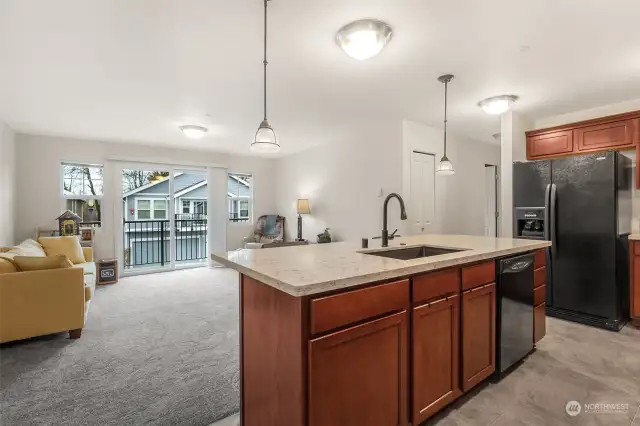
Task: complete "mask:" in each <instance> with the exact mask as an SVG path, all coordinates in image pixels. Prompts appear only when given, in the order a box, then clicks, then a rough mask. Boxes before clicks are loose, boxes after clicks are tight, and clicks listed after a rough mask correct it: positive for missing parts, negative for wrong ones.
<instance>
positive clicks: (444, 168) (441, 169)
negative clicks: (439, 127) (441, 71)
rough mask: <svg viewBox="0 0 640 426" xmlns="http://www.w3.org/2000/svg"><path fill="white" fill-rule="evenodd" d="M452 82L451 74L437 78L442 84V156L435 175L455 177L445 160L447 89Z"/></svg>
mask: <svg viewBox="0 0 640 426" xmlns="http://www.w3.org/2000/svg"><path fill="white" fill-rule="evenodd" d="M451 80H453V75H452V74H445V75H441V76H440V77H438V81H439V82H440V83H444V155H443V156H442V158H441V159H440V163H438V168H437V169H436V174H437V175H440V176H451V175H455V174H456V171H455V170H454V169H453V164H452V163H451V161H449V158H447V87H448V86H449V82H450V81H451Z"/></svg>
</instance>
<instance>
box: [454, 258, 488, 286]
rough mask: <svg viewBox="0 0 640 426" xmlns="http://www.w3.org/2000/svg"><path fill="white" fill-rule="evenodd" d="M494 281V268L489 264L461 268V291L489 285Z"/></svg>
mask: <svg viewBox="0 0 640 426" xmlns="http://www.w3.org/2000/svg"><path fill="white" fill-rule="evenodd" d="M495 280H496V266H495V264H494V263H493V261H491V262H485V263H480V264H478V265H473V266H467V267H466V268H462V290H469V289H470V288H474V287H478V286H480V285H484V284H489V283H492V282H494V281H495Z"/></svg>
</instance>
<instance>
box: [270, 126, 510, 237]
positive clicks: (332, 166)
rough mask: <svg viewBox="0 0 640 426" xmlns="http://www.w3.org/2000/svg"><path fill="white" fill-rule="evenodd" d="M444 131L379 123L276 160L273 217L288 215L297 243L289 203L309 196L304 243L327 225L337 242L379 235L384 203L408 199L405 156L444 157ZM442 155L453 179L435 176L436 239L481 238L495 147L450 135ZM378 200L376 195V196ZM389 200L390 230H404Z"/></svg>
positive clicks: (496, 153) (407, 158)
mask: <svg viewBox="0 0 640 426" xmlns="http://www.w3.org/2000/svg"><path fill="white" fill-rule="evenodd" d="M442 137H443V136H442V130H440V129H435V128H432V127H429V126H426V125H423V124H421V123H416V122H411V121H404V122H400V121H389V122H377V123H376V124H375V125H374V126H369V127H367V128H366V129H363V130H362V131H361V133H360V134H358V135H353V136H352V137H351V138H348V139H345V140H343V141H340V142H338V143H333V144H330V145H324V146H321V147H318V148H314V149H312V150H309V151H305V152H302V153H299V154H295V155H291V156H288V157H284V158H282V159H279V160H278V166H277V182H278V213H279V214H282V215H285V216H286V217H287V223H288V226H287V232H288V237H290V238H295V235H296V232H297V231H296V229H297V225H296V224H297V222H296V213H295V201H296V199H298V198H309V200H310V204H311V211H312V214H311V215H309V216H304V217H303V221H304V222H303V230H304V235H303V236H304V237H305V238H306V239H310V240H315V238H316V234H318V233H319V232H321V231H322V230H323V229H324V228H325V227H329V228H331V230H332V234H333V235H334V239H336V240H358V239H360V238H362V237H367V238H371V237H373V236H377V235H380V231H381V229H382V204H383V201H384V197H386V195H387V194H389V193H390V192H398V193H400V194H401V195H402V196H403V198H404V199H405V202H406V203H407V208H408V202H409V194H410V164H411V162H410V157H411V150H412V149H416V150H420V151H424V152H428V153H434V154H436V158H437V159H438V160H439V159H440V157H441V156H442V150H443V147H442V141H443V140H442ZM447 155H448V157H449V158H450V159H451V161H452V162H453V164H454V167H455V168H456V174H455V175H454V176H447V177H437V178H436V222H437V224H436V227H435V229H434V232H435V233H461V234H462V233H464V234H476V235H483V234H484V165H485V163H486V164H495V165H498V166H499V164H500V147H499V146H498V145H489V144H485V143H483V142H477V141H472V140H467V139H464V138H459V137H456V136H455V135H453V136H450V138H449V143H448V147H447ZM381 194H382V195H381ZM399 218H400V212H399V208H398V203H397V202H396V201H395V200H392V201H391V202H390V209H389V225H388V226H389V230H390V231H392V230H393V229H395V228H400V230H401V232H402V233H403V234H405V235H407V233H408V232H409V227H408V226H407V227H405V225H406V224H407V223H408V221H407V222H402V221H400V219H399Z"/></svg>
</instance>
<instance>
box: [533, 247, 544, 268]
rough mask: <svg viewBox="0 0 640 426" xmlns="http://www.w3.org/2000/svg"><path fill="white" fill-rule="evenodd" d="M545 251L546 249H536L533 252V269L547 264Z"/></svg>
mask: <svg viewBox="0 0 640 426" xmlns="http://www.w3.org/2000/svg"><path fill="white" fill-rule="evenodd" d="M546 253H547V251H546V250H537V251H536V253H535V257H534V260H533V267H534V269H538V268H542V267H543V266H547V256H546Z"/></svg>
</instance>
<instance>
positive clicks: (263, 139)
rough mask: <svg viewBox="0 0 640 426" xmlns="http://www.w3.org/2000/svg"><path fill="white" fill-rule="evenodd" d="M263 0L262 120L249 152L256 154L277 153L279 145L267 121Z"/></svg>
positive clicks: (265, 30) (265, 38)
mask: <svg viewBox="0 0 640 426" xmlns="http://www.w3.org/2000/svg"><path fill="white" fill-rule="evenodd" d="M268 1H270V0H264V61H263V62H262V63H263V64H264V119H263V120H262V122H261V123H260V126H258V131H257V132H256V135H255V138H254V139H253V142H252V143H251V150H252V151H256V152H278V151H280V145H278V140H277V138H276V132H275V131H274V130H273V127H271V125H270V124H269V121H268V120H267V64H268V62H267V2H268Z"/></svg>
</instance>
